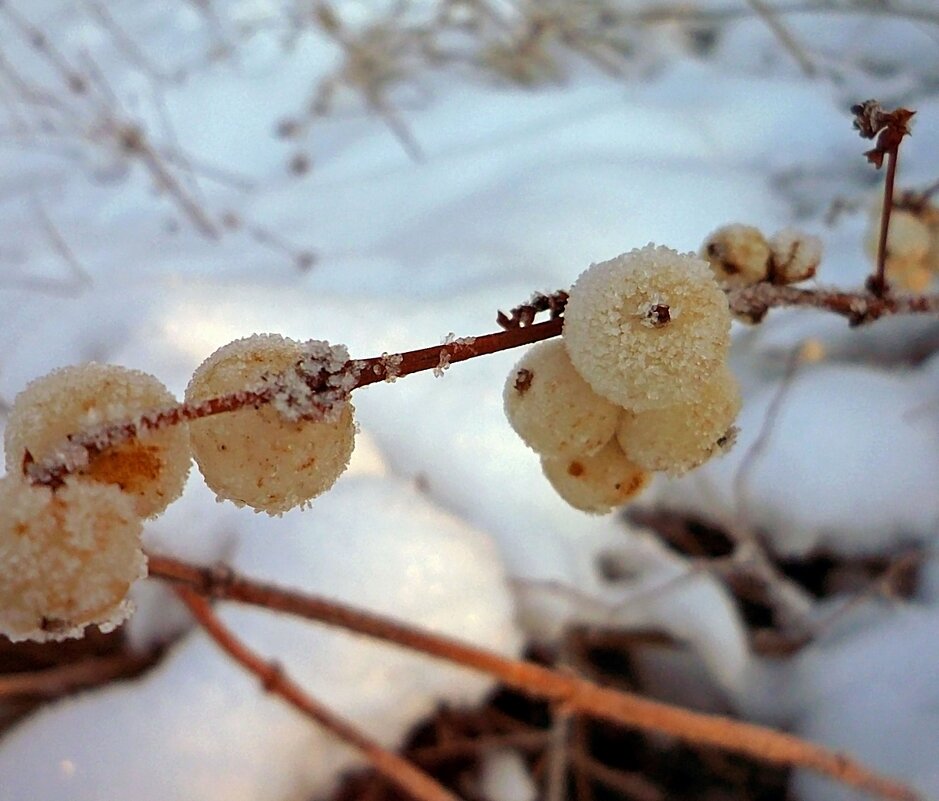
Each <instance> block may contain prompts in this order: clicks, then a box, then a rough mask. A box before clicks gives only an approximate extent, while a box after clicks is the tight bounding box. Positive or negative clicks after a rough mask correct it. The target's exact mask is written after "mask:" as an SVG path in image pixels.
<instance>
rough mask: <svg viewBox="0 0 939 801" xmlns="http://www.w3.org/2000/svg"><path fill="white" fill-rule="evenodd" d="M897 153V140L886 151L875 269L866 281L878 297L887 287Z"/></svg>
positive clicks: (898, 147) (898, 148)
mask: <svg viewBox="0 0 939 801" xmlns="http://www.w3.org/2000/svg"><path fill="white" fill-rule="evenodd" d="M899 154H900V143H899V142H898V143H897V144H896V146H894V147H892V148H890V149H889V150H888V151H887V175H886V178H885V180H884V205H883V210H882V212H881V215H880V237H879V239H878V240H877V271H876V272H875V273H874V275H872V276H871V278H870V281H869V282H868V288H869V289H870V291H871V292H872V293H873V294H874V295H876V296H877V297H878V298H883V297H884V296H885V295H886V294H887V290H888V289H889V287H888V285H887V235H888V234H889V232H890V214H891V212H892V211H893V185H894V181H895V180H896V175H897V158H898V156H899Z"/></svg>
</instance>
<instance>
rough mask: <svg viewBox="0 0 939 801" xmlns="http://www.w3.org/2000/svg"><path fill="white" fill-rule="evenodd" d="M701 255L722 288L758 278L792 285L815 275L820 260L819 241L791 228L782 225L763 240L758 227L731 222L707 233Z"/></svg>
mask: <svg viewBox="0 0 939 801" xmlns="http://www.w3.org/2000/svg"><path fill="white" fill-rule="evenodd" d="M701 258H702V259H704V260H705V261H707V262H708V264H710V265H711V269H712V270H713V271H714V276H715V277H716V278H717V280H718V282H719V283H720V284H721V286H722V287H725V288H726V289H739V288H741V287H745V286H750V285H751V284H757V283H759V282H760V281H770V282H772V283H774V284H796V283H798V282H799V281H805V280H806V279H808V278H811V277H812V276H814V275H815V271H816V270H817V269H818V265H819V264H820V263H821V260H822V243H821V240H820V239H819V238H818V237H816V236H812V235H810V234H806V233H803V232H801V231H798V230H796V229H795V228H783V229H782V230H781V231H777V232H776V233H775V234H774V235H773V236H771V237H770V238H768V239H767V238H766V237H765V236H763V233H762V232H761V231H760V229H759V228H754V227H753V226H751V225H740V224H736V223H735V224H733V225H724V226H721V227H720V228H718V229H717V230H715V231H712V232H711V233H710V234H709V235H708V237H707V238H706V239H705V240H704V244H703V245H701Z"/></svg>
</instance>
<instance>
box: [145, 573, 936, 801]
mask: <svg viewBox="0 0 939 801" xmlns="http://www.w3.org/2000/svg"><path fill="white" fill-rule="evenodd" d="M149 569H150V575H151V576H152V577H154V578H158V579H161V580H164V581H169V582H171V583H173V584H176V585H179V586H182V587H187V588H189V589H190V590H192V591H193V592H194V593H198V594H200V595H205V596H209V597H215V598H225V599H227V600H232V601H239V602H242V603H248V604H252V605H255V606H262V607H264V608H266V609H270V610H272V611H279V612H285V613H288V614H292V615H297V616H299V617H302V618H305V619H308V620H315V621H317V622H320V623H325V624H326V625H330V626H338V627H340V628H343V629H345V630H347V631H352V632H355V633H357V634H363V635H365V636H368V637H373V638H375V639H378V640H381V641H383V642H389V643H393V644H395V645H398V646H401V647H403V648H408V649H411V650H415V651H419V652H421V653H424V654H427V655H430V656H434V657H437V658H440V659H444V660H446V661H448V662H452V663H456V664H458V665H461V666H463V667H467V668H470V669H473V670H477V671H479V672H482V673H485V674H487V675H489V676H492V677H494V678H496V679H498V680H499V681H501V682H503V683H504V684H505V685H507V686H509V687H512V688H514V689H517V690H519V691H521V692H524V693H526V694H528V695H530V696H534V697H538V698H542V699H544V700H547V701H549V702H551V703H553V704H559V705H562V706H565V707H566V708H568V709H571V710H573V711H576V712H577V713H579V714H583V715H590V716H592V717H595V718H599V719H602V720H607V721H610V722H613V723H617V724H619V725H624V726H630V727H635V728H638V729H642V730H646V731H656V732H659V733H661V734H666V735H669V736H672V737H675V738H677V739H679V740H683V741H685V742H692V743H697V744H699V745H711V746H715V747H718V748H721V749H724V750H726V751H730V752H733V753H738V754H743V755H746V756H749V757H752V758H754V759H759V760H762V761H765V762H769V763H773V764H779V765H791V766H794V767H801V768H806V769H809V770H813V771H816V772H818V773H821V774H824V775H826V776H828V777H830V778H833V779H835V780H837V781H839V782H841V783H843V784H845V785H848V786H851V787H854V788H857V789H859V790H862V791H865V792H867V793H871V794H874V795H879V796H882V797H884V798H888V799H892V800H893V801H915V800H916V799H918V798H919V796H918V795H917V794H916V793H915V792H914V791H913V790H912V789H910V788H909V787H907V786H905V785H904V784H902V783H900V782H897V781H895V780H892V779H889V778H886V777H884V776H881V775H879V774H877V773H875V772H873V771H871V770H870V769H868V768H866V767H865V766H863V765H862V764H860V763H859V762H856V761H855V760H853V759H851V758H850V757H848V756H845V755H844V754H839V753H836V752H833V751H829V750H828V749H825V748H822V747H820V746H817V745H813V744H811V743H808V742H806V741H804V740H801V739H799V738H797V737H794V736H792V735H789V734H784V733H781V732H778V731H774V730H772V729H767V728H764V727H762V726H757V725H754V724H751V723H744V722H740V721H735V720H731V719H729V718H725V717H721V716H718V715H707V714H701V713H697V712H690V711H688V710H686V709H682V708H680V707H675V706H671V705H669V704H664V703H660V702H657V701H650V700H648V699H645V698H642V697H641V696H638V695H634V694H632V693H627V692H620V691H616V690H612V689H609V688H605V687H601V686H599V685H597V684H595V683H593V682H591V681H587V680H586V679H582V678H579V677H576V676H570V675H565V674H563V673H558V672H556V671H553V670H550V669H548V668H545V667H542V666H541V665H538V664H536V663H534V662H526V661H522V660H518V659H510V658H507V657H504V656H501V655H499V654H496V653H493V652H491V651H487V650H484V649H482V648H477V647H475V646H471V645H467V644H466V643H463V642H460V641H458V640H454V639H451V638H449V637H444V636H441V635H438V634H432V633H430V632H427V631H423V630H420V629H418V628H415V627H413V626H410V625H406V624H402V623H399V622H397V621H395V620H392V619H389V618H386V617H383V616H381V615H377V614H375V613H371V612H365V611H362V610H359V609H355V608H353V607H350V606H346V605H344V604H341V603H338V602H336V601H333V600H330V599H327V598H322V597H318V596H315V595H309V594H305V593H300V592H296V591H291V590H286V589H283V588H280V587H276V586H274V585H270V584H265V583H262V582H256V581H252V580H250V579H247V578H244V577H242V576H239V575H237V574H235V573H234V572H232V571H219V570H213V569H211V568H202V567H197V566H195V565H190V564H188V563H186V562H182V561H179V560H177V559H172V558H169V557H165V556H158V555H150V557H149ZM190 597H191V596H190Z"/></svg>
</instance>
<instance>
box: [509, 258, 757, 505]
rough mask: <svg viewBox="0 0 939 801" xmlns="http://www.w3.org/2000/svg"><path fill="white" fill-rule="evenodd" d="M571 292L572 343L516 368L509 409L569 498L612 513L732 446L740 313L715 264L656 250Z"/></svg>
mask: <svg viewBox="0 0 939 801" xmlns="http://www.w3.org/2000/svg"><path fill="white" fill-rule="evenodd" d="M569 295H570V296H569V299H568V301H567V306H566V309H565V312H564V331H563V337H562V340H561V341H552V342H546V343H542V344H539V345H536V346H535V347H533V348H532V349H531V350H530V351H529V352H528V353H527V354H526V355H525V356H524V357H523V358H522V360H521V361H520V362H519V363H518V364H517V365H516V367H515V368H514V369H513V370H512V372H511V373H510V374H509V377H508V380H507V381H506V384H505V390H504V398H505V408H506V414H507V416H508V419H509V422H510V423H511V425H512V427H513V428H514V429H515V431H516V432H517V433H518V434H519V436H520V437H521V438H522V439H523V440H524V441H525V442H526V443H527V444H528V445H529V446H530V447H531V448H532V449H533V450H535V451H536V452H538V453H539V454H540V455H541V461H542V468H543V470H544V473H545V475H546V476H547V477H548V480H549V481H550V482H551V483H552V485H553V486H554V488H555V489H556V490H557V491H558V493H559V494H560V495H561V497H563V498H564V499H565V500H566V501H567V502H568V503H570V504H571V505H572V506H574V507H576V508H578V509H582V510H584V511H587V512H593V513H597V514H602V513H606V512H609V511H610V510H612V509H613V508H614V507H616V506H619V505H621V504H623V503H625V502H626V501H627V500H629V499H630V498H632V497H633V496H635V495H636V494H637V493H638V492H639V491H640V490H642V488H643V487H644V486H645V485H646V484H647V483H648V481H649V478H650V474H651V473H653V472H657V471H661V472H666V473H669V474H672V475H679V474H681V473H684V472H686V471H688V470H690V469H692V468H694V467H697V466H698V465H700V464H702V463H703V462H705V461H706V460H707V459H708V458H710V457H711V456H712V455H714V454H715V453H717V452H718V451H720V450H721V449H722V448H723V447H725V446H726V445H727V444H728V443H729V441H730V440H731V439H732V435H733V421H734V419H735V418H736V415H737V412H738V410H739V407H740V396H739V391H738V389H737V384H736V381H735V380H734V378H733V376H732V375H731V373H730V371H729V370H728V369H727V365H726V361H727V354H728V349H729V346H730V322H731V318H730V311H729V309H728V305H727V297H726V295H725V294H724V292H723V291H722V289H721V287H720V286H719V285H718V283H717V281H716V280H715V278H714V274H713V273H712V271H711V269H710V268H709V266H708V264H707V262H704V261H702V260H701V259H698V258H696V257H695V256H693V255H683V254H680V253H677V252H675V251H674V250H670V249H669V248H665V247H655V246H653V245H649V246H647V247H645V248H642V249H637V250H633V251H631V252H630V253H625V254H623V255H621V256H618V257H617V258H615V259H612V260H610V261H607V262H603V263H600V264H594V265H592V266H591V267H590V268H589V269H587V270H586V271H585V272H584V273H583V274H582V275H581V276H580V277H579V278H578V279H577V281H576V282H575V284H574V286H573V287H572V288H571V290H570V293H569Z"/></svg>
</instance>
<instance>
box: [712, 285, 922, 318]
mask: <svg viewBox="0 0 939 801" xmlns="http://www.w3.org/2000/svg"><path fill="white" fill-rule="evenodd" d="M727 300H728V301H729V303H730V309H731V311H733V312H734V313H739V314H742V315H751V314H755V313H756V314H760V313H765V311H766V310H767V309H769V308H773V307H775V308H780V307H784V306H788V307H801V308H812V309H820V310H823V311H829V312H831V313H833V314H838V315H840V316H842V317H846V318H847V320H848V322H849V323H850V324H851V325H852V326H857V325H863V324H865V323H872V322H874V321H875V320H879V319H880V318H881V317H889V316H892V315H897V314H939V295H903V296H894V295H890V296H887V297H878V296H877V295H874V294H872V293H869V292H842V291H840V290H837V289H826V288H824V287H819V288H816V289H798V288H796V287H792V286H773V285H772V284H768V283H759V284H754V285H753V286H748V287H743V288H742V289H735V290H732V291H731V292H729V293H728V295H727Z"/></svg>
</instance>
